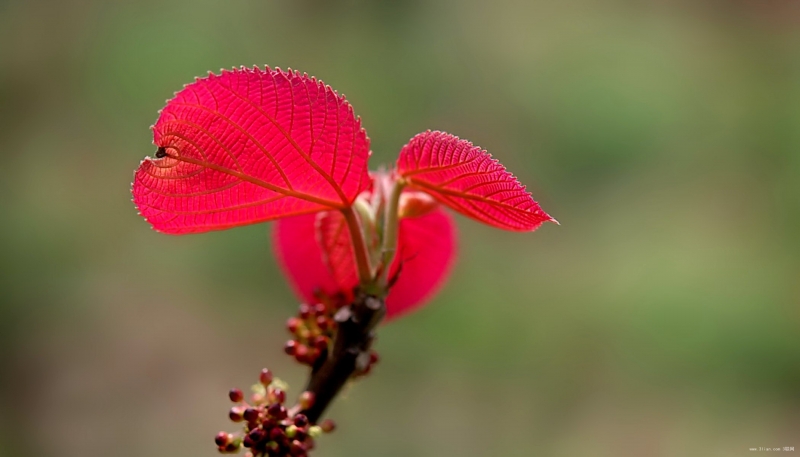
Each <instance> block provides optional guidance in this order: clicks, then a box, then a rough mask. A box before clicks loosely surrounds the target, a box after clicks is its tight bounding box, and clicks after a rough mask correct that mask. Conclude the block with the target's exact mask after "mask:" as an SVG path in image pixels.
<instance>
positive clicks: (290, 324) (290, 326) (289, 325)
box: [286, 317, 302, 333]
mask: <svg viewBox="0 0 800 457" xmlns="http://www.w3.org/2000/svg"><path fill="white" fill-rule="evenodd" d="M301 323H302V322H301V321H300V319H298V318H296V317H291V318H289V320H288V321H286V329H287V330H289V332H290V333H295V332H297V329H298V328H299V327H300V324H301Z"/></svg>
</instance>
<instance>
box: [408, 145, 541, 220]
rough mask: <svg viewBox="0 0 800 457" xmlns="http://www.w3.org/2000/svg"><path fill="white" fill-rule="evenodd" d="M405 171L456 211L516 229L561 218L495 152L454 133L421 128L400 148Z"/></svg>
mask: <svg viewBox="0 0 800 457" xmlns="http://www.w3.org/2000/svg"><path fill="white" fill-rule="evenodd" d="M397 169H398V172H399V174H400V175H401V176H402V177H403V178H405V179H406V181H407V182H408V183H409V184H410V185H411V186H412V187H415V188H417V189H419V190H423V191H425V192H428V193H429V194H431V195H432V196H434V197H435V198H436V199H437V200H439V201H440V202H442V203H444V204H445V205H447V206H449V207H451V208H453V209H454V210H456V211H458V212H460V213H462V214H464V215H466V216H469V217H471V218H473V219H476V220H478V221H480V222H483V223H486V224H489V225H493V226H495V227H498V228H502V229H506V230H516V231H531V230H536V229H537V228H538V227H539V226H540V225H541V224H542V223H543V222H545V221H553V222H556V220H555V219H553V218H552V217H550V216H549V215H548V214H547V213H545V212H544V211H543V210H542V208H540V207H539V205H538V204H537V203H536V202H535V201H534V200H533V198H531V195H530V194H529V193H528V192H526V191H525V186H523V185H522V184H520V183H519V181H517V178H515V177H514V175H512V174H511V173H509V172H507V171H506V169H505V167H503V166H502V165H501V164H500V163H499V162H498V161H497V160H495V159H493V158H492V156H491V155H489V153H487V152H486V151H484V150H482V149H481V148H479V147H477V146H473V145H472V143H470V142H469V141H466V140H462V139H460V138H458V137H457V136H453V135H450V134H449V133H444V132H439V131H433V132H431V131H430V130H429V131H427V132H424V133H420V134H419V135H417V136H415V137H414V138H412V139H411V141H409V143H408V144H407V145H405V146H404V147H403V149H402V150H401V151H400V157H398V159H397Z"/></svg>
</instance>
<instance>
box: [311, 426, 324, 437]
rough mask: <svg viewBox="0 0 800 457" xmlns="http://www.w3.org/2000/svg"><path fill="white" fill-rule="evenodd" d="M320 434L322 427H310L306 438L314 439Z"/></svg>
mask: <svg viewBox="0 0 800 457" xmlns="http://www.w3.org/2000/svg"><path fill="white" fill-rule="evenodd" d="M321 434H322V427H320V426H319V425H312V426H311V427H309V428H308V436H310V437H311V438H316V437H318V436H320V435H321Z"/></svg>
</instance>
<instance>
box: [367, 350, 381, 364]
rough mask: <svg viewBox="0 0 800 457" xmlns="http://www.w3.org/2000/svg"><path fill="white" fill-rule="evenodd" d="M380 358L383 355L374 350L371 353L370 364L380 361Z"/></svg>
mask: <svg viewBox="0 0 800 457" xmlns="http://www.w3.org/2000/svg"><path fill="white" fill-rule="evenodd" d="M380 359H381V357H380V356H379V355H378V353H377V352H375V351H372V352H370V353H369V364H370V365H372V364H375V363H378V361H379V360H380Z"/></svg>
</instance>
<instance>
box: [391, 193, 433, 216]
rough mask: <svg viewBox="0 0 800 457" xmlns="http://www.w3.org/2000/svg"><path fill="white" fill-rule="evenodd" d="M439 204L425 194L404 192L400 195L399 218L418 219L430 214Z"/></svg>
mask: <svg viewBox="0 0 800 457" xmlns="http://www.w3.org/2000/svg"><path fill="white" fill-rule="evenodd" d="M438 205H439V203H438V202H437V201H436V200H435V199H434V198H433V197H431V196H430V195H428V194H427V193H425V192H415V191H411V192H403V193H402V194H400V207H399V210H398V212H399V216H400V217H401V218H402V217H417V216H424V215H425V214H428V213H430V212H431V211H433V210H434V209H436V207H437V206H438Z"/></svg>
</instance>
